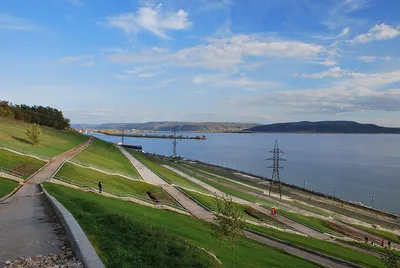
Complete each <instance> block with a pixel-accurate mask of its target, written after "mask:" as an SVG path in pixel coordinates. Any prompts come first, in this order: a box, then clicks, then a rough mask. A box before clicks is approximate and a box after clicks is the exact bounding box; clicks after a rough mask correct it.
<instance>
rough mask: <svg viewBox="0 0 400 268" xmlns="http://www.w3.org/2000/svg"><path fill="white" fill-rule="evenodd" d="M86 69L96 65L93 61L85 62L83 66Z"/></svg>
mask: <svg viewBox="0 0 400 268" xmlns="http://www.w3.org/2000/svg"><path fill="white" fill-rule="evenodd" d="M84 65H85V66H86V67H92V66H95V65H96V63H95V62H94V61H92V60H91V61H87V62H85V64H84Z"/></svg>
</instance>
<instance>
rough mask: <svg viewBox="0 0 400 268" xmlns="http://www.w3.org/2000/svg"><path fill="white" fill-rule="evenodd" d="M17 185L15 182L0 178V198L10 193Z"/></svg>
mask: <svg viewBox="0 0 400 268" xmlns="http://www.w3.org/2000/svg"><path fill="white" fill-rule="evenodd" d="M18 185H19V183H18V182H16V181H12V180H8V179H4V178H0V198H2V197H4V196H5V195H7V194H9V193H11V192H12V191H13V190H14V189H15V188H17V187H18Z"/></svg>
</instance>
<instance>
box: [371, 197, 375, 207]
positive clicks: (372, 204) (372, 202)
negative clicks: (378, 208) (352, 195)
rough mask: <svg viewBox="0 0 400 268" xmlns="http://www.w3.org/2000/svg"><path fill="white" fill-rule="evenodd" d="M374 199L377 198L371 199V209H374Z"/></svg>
mask: <svg viewBox="0 0 400 268" xmlns="http://www.w3.org/2000/svg"><path fill="white" fill-rule="evenodd" d="M374 199H375V197H371V207H372V208H374Z"/></svg>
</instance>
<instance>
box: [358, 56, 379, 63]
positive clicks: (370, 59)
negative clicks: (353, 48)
mask: <svg viewBox="0 0 400 268" xmlns="http://www.w3.org/2000/svg"><path fill="white" fill-rule="evenodd" d="M358 59H360V60H362V61H365V62H374V61H375V59H376V57H374V56H360V57H358Z"/></svg>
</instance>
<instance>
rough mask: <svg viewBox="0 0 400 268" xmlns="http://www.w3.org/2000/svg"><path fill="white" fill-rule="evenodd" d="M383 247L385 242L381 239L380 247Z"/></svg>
mask: <svg viewBox="0 0 400 268" xmlns="http://www.w3.org/2000/svg"><path fill="white" fill-rule="evenodd" d="M384 246H385V240H383V239H382V241H381V247H384Z"/></svg>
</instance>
